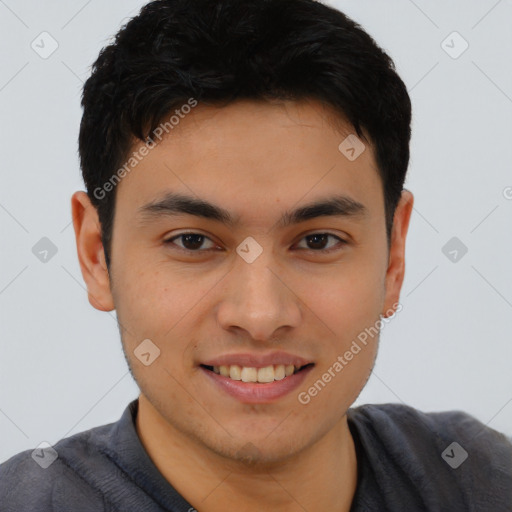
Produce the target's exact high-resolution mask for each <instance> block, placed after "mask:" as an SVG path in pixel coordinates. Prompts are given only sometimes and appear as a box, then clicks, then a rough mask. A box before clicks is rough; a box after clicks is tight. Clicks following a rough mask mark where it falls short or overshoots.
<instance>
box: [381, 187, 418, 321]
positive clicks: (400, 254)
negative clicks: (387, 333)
mask: <svg viewBox="0 0 512 512" xmlns="http://www.w3.org/2000/svg"><path fill="white" fill-rule="evenodd" d="M413 205H414V196H413V195H412V193H411V192H410V191H409V190H406V189H404V190H403V191H402V195H401V198H400V201H399V202H398V205H397V207H396V210H395V216H394V219H393V228H392V230H391V244H390V250H389V261H388V269H387V271H386V279H385V287H386V294H385V299H384V310H383V311H382V315H383V316H385V317H386V316H390V315H389V312H390V311H394V310H396V305H397V304H398V301H399V299H400V290H401V288H402V283H403V280H404V275H405V239H406V237H407V230H408V229H409V220H410V218H411V212H412V208H413ZM386 313H387V314H386Z"/></svg>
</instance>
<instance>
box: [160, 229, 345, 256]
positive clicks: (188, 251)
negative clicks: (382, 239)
mask: <svg viewBox="0 0 512 512" xmlns="http://www.w3.org/2000/svg"><path fill="white" fill-rule="evenodd" d="M187 235H197V236H201V237H203V239H205V240H210V241H212V240H211V239H210V238H209V237H207V236H206V235H203V234H202V233H196V232H186V233H180V234H179V235H175V236H173V237H172V238H168V239H167V240H164V244H165V245H169V246H171V245H172V246H174V247H173V249H177V250H179V251H183V252H186V253H189V254H200V253H202V252H205V251H211V250H213V249H197V250H192V249H184V248H183V247H179V246H178V245H176V244H175V243H174V242H173V240H176V239H179V238H182V237H184V236H187ZM315 235H327V236H328V237H332V238H336V239H337V240H338V242H339V243H338V244H337V245H338V248H336V246H335V247H331V248H330V249H318V250H315V249H301V250H304V251H310V252H313V253H320V254H329V253H331V252H333V251H336V250H339V249H340V248H341V247H342V246H344V245H346V244H347V243H348V242H347V241H346V240H343V239H342V238H340V237H339V236H337V235H334V234H332V233H325V232H322V231H318V232H316V233H310V234H309V235H305V236H303V237H302V238H301V241H302V240H304V239H305V238H309V237H313V236H315Z"/></svg>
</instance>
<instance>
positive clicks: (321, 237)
mask: <svg viewBox="0 0 512 512" xmlns="http://www.w3.org/2000/svg"><path fill="white" fill-rule="evenodd" d="M329 119H330V117H329V112H328V111H327V110H325V109H324V108H323V107H322V106H321V105H319V104H317V103H314V102H302V103H296V102H285V103H279V104H277V103H276V104H270V103H256V102H248V101H239V102H237V103H233V104H231V105H230V106H228V107H224V108H214V107H205V106H202V105H199V106H197V107H195V108H194V109H193V110H192V112H190V113H189V114H187V115H186V116H184V117H183V118H182V119H180V122H179V125H178V126H176V127H175V128H174V129H173V130H172V132H171V133H170V135H169V136H166V137H165V138H163V139H162V141H161V142H159V143H158V144H157V145H156V146H155V147H154V148H153V149H151V150H150V151H149V152H148V154H147V155H146V156H145V157H144V158H143V159H142V160H141V161H140V163H138V165H137V166H136V167H135V168H134V169H133V170H132V171H131V172H130V173H129V174H127V175H126V176H125V177H124V178H123V179H122V181H121V182H120V183H119V184H118V185H117V190H116V212H115V219H114V229H113V238H112V251H111V261H112V268H111V274H110V276H108V274H107V273H106V272H105V268H104V260H103V259H102V250H101V244H99V243H98V240H99V231H96V233H95V235H96V238H95V240H96V244H89V246H90V247H93V248H94V250H89V253H87V246H88V245H87V244H88V242H86V241H84V242H83V244H81V243H80V239H82V238H83V239H84V240H86V239H87V235H86V232H89V234H90V239H92V238H94V236H93V235H94V231H95V229H96V230H97V228H98V223H97V217H94V216H95V211H94V209H93V208H92V207H90V205H87V204H86V202H87V200H86V198H85V197H84V196H85V194H83V193H82V194H83V195H82V196H76V197H74V199H73V201H74V207H73V208H74V211H75V212H76V213H78V210H79V208H80V207H79V205H78V204H79V202H80V201H81V204H82V207H83V210H82V213H81V215H78V216H77V218H79V220H77V221H76V222H75V229H76V230H77V243H78V249H79V257H80V263H81V265H82V271H83V273H84V277H85V279H86V281H87V284H88V290H89V297H90V300H91V304H93V305H94V306H95V307H97V308H98V309H103V310H109V309H112V308H114V307H115V309H116V310H117V316H118V320H119V323H120V331H121V336H122V343H123V347H124V351H125V356H126V358H127V361H128V363H129V365H130V368H131V371H132V374H133V376H134V378H135V379H136V381H137V383H138V385H139V387H140V389H141V393H142V395H143V396H144V397H145V398H146V399H147V400H148V401H149V402H150V403H151V404H152V406H153V407H154V409H155V411H157V413H158V415H159V416H160V417H161V418H162V420H163V421H165V422H166V423H167V424H168V426H169V428H170V429H171V430H175V431H179V432H180V433H182V434H185V435H186V436H187V437H188V438H189V439H191V440H192V441H194V442H196V443H198V444H199V445H201V446H203V447H205V448H207V449H208V450H210V451H211V452H214V453H216V454H219V455H222V456H224V457H227V458H230V459H238V458H241V457H243V456H244V455H247V454H244V451H247V450H248V448H247V447H248V446H251V450H253V452H254V450H256V452H257V457H256V458H260V459H261V460H265V461H269V462H270V461H278V460H283V459H285V458H287V457H290V456H292V455H294V454H297V453H299V452H300V451H301V450H303V449H304V448H306V447H308V446H311V445H312V444H313V443H314V442H315V441H317V440H318V439H320V438H321V437H322V436H323V435H325V434H326V433H327V432H328V431H329V430H330V429H332V428H333V427H334V426H335V425H336V424H337V423H338V422H339V421H340V420H341V419H342V418H343V417H344V416H345V413H346V410H347V408H348V407H349V406H350V405H351V404H352V403H353V402H354V400H355V399H356V398H357V396H358V395H359V393H360V391H361V389H362V388H363V387H364V384H365V383H366V381H367V379H368V377H369V375H370V373H371V370H372V367H373V364H374V360H375V356H376V353H377V345H378V334H377V335H375V334H373V335H372V336H368V335H367V336H366V340H365V342H364V343H363V342H362V339H363V338H364V335H363V336H362V335H361V334H362V333H363V332H365V329H371V328H373V331H372V332H373V333H374V332H375V326H376V325H377V326H379V320H380V315H381V314H387V315H390V314H391V313H392V309H393V304H394V305H395V307H396V303H397V301H398V298H399V291H400V287H401V283H402V279H403V253H404V240H405V234H406V231H407V224H408V219H409V215H410V209H411V208H412V196H411V195H410V194H409V195H408V196H407V197H404V198H403V200H402V202H401V203H400V205H399V209H398V210H397V220H396V222H395V226H394V231H393V238H392V245H391V251H388V245H387V238H386V229H385V220H384V219H385V215H384V213H385V212H384V198H383V188H382V182H381V180H380V178H379V175H378V173H377V170H376V166H375V159H374V155H373V152H372V148H371V146H370V145H368V144H367V143H366V148H365V150H364V151H363V152H362V153H361V154H360V155H359V156H358V157H357V158H356V159H355V160H353V159H349V158H347V156H346V154H344V153H343V152H341V151H340V150H339V149H338V146H339V145H340V143H341V142H342V141H343V140H344V139H345V138H346V137H347V135H349V134H350V133H353V129H351V128H350V126H348V125H346V126H345V128H344V129H341V130H340V129H339V127H338V128H334V125H333V123H331V122H330V121H329ZM143 145H144V144H142V143H140V144H139V145H138V146H134V148H133V150H134V151H138V150H139V149H140V148H141V147H142V146H143ZM171 194H172V195H173V196H171ZM178 194H179V195H180V196H184V197H181V199H182V201H181V202H179V201H178V202H177V201H175V200H174V201H173V200H172V199H176V197H177V195H178ZM187 199H189V200H193V201H202V202H203V207H202V208H199V207H198V205H197V204H196V205H193V204H192V205H190V204H189V203H187ZM404 199H405V200H404ZM336 200H337V201H336ZM205 203H209V204H210V205H211V206H212V207H210V208H205V207H204V205H205ZM314 203H329V205H326V206H325V207H324V208H321V207H320V208H316V209H315V208H312V209H307V208H305V207H309V206H312V205H313V204H314ZM199 213H201V215H199ZM285 213H286V215H285ZM294 213H295V214H294ZM88 218H90V219H94V220H91V221H90V222H89V224H87V225H88V226H89V227H87V228H86V227H85V225H86V223H87V219H88ZM91 254H92V255H93V256H92V257H91ZM94 255H95V256H94ZM366 332H368V331H366ZM143 340H151V341H150V342H147V341H146V342H144V343H146V345H141V343H142V342H143ZM354 342H356V344H357V346H358V347H359V350H357V348H355V345H354ZM141 347H143V348H144V350H142V348H141ZM158 350H159V355H158V357H156V358H155V356H156V355H157V353H158ZM140 352H144V353H146V355H145V356H143V357H141V358H139V357H140ZM347 353H350V354H352V356H351V357H350V355H349V354H347ZM137 354H138V355H137ZM147 354H149V355H147ZM340 358H341V359H340ZM141 359H142V360H145V362H146V363H148V362H149V363H150V364H147V365H146V364H144V362H143V361H142V360H141ZM342 361H343V362H342ZM237 363H238V365H237ZM285 363H291V364H295V365H296V366H301V367H302V366H305V367H304V368H303V369H302V370H300V371H298V372H297V373H295V374H292V375H290V376H286V377H284V378H282V376H281V374H282V372H283V370H282V369H281V368H279V366H280V365H282V364H285ZM235 365H237V366H241V367H249V368H254V367H255V368H257V369H258V368H263V367H268V366H272V367H273V368H272V369H267V370H263V371H262V372H260V374H259V376H260V379H261V380H264V379H265V378H268V379H269V380H271V379H272V375H274V378H275V379H276V380H274V381H273V382H266V383H245V382H242V381H240V380H234V379H236V378H237V369H236V368H234V366H235ZM274 365H275V366H274ZM306 365H308V366H306ZM221 366H222V367H227V370H226V369H225V368H224V369H223V368H217V367H221ZM272 370H274V373H273V372H272ZM216 372H221V373H216ZM226 372H227V373H230V375H231V376H232V377H234V379H231V378H230V377H229V376H226V375H225V374H226ZM256 373H257V372H254V371H253V370H249V369H244V370H242V377H243V378H244V380H247V379H249V380H252V379H254V378H255V375H256ZM326 375H327V376H326ZM269 376H270V377H269ZM329 376H330V378H329ZM278 377H279V378H278ZM319 381H321V383H319ZM315 383H316V387H315ZM249 443H250V444H249Z"/></svg>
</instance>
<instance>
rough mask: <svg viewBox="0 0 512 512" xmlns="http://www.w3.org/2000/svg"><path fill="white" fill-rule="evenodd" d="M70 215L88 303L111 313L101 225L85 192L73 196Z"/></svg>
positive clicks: (112, 307)
mask: <svg viewBox="0 0 512 512" xmlns="http://www.w3.org/2000/svg"><path fill="white" fill-rule="evenodd" d="M71 213H72V216H73V227H74V229H75V239H76V249H77V254H78V261H79V263H80V269H81V271H82V276H83V278H84V281H85V283H86V285H87V293H88V297H89V302H90V304H91V306H93V307H94V308H96V309H98V310H100V311H112V310H113V309H114V301H113V297H112V292H111V289H110V278H109V274H108V269H107V265H106V262H105V253H104V250H103V243H102V240H101V224H100V222H99V218H98V213H97V211H96V208H95V207H94V206H93V205H92V203H91V201H90V199H89V197H88V196H87V194H86V193H85V192H82V191H79V192H75V193H74V194H73V196H72V198H71Z"/></svg>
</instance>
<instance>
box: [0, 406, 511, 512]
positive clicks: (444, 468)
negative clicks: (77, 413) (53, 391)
mask: <svg viewBox="0 0 512 512" xmlns="http://www.w3.org/2000/svg"><path fill="white" fill-rule="evenodd" d="M137 410H138V400H134V401H132V402H131V403H130V404H128V406H127V407H126V409H125V410H124V412H123V414H122V416H121V418H120V419H119V420H118V421H117V422H115V423H110V424H108V425H102V426H99V427H95V428H92V429H90V430H87V431H85V432H80V433H78V434H75V435H73V436H70V437H67V438H65V439H62V440H60V441H59V442H58V443H56V444H55V445H54V446H53V450H55V451H52V449H50V448H49V449H39V450H35V451H34V450H26V451H23V452H21V453H18V454H16V455H14V456H13V457H11V458H10V459H9V460H7V461H6V462H4V463H3V464H1V465H0V512H14V511H16V512H25V511H27V512H28V511H30V512H43V511H44V512H64V511H66V512H68V511H73V512H86V511H87V512H92V511H95V512H100V511H105V512H106V511H109V512H113V511H130V512H131V511H136V512H139V511H145V512H161V511H172V512H193V511H194V510H195V509H194V508H193V507H192V506H191V505H190V504H189V503H188V502H187V501H186V500H185V499H184V498H183V497H182V496H181V495H180V494H179V493H178V492H177V491H176V490H175V489H174V488H173V487H172V485H171V484H169V483H168V482H167V481H166V480H165V478H164V477H163V476H162V474H161V473H160V472H159V471H158V469H157V468H156V466H155V465H154V464H153V462H152V461H151V459H150V458H149V456H148V454H147V453H146V451H145V449H144V447H143V446H142V444H141V442H140V440H139V437H138V435H137V432H136V429H135V418H136V415H137ZM347 417H348V424H349V427H350V431H351V433H352V435H353V438H354V441H355V444H356V451H357V460H358V484H357V490H356V494H355V496H354V500H353V503H352V508H351V512H373V511H379V512H385V511H393V512H394V511H407V512H415V511H432V512H434V511H436V512H440V511H450V512H458V511H461V512H468V511H469V512H471V511H475V512H487V511H489V512H505V511H508V512H510V511H512V439H511V438H507V437H505V435H503V434H501V433H499V432H497V431H495V430H493V429H491V428H489V427H487V426H485V425H484V424H482V423H481V422H479V421H478V420H476V419H475V418H473V417H472V416H470V415H468V414H466V413H464V412H460V411H449V412H438V413H424V412H421V411H418V410H416V409H414V408H412V407H409V406H406V405H401V404H369V405H363V406H359V407H355V408H350V409H349V410H348V412H347ZM55 456H56V458H55ZM49 462H51V463H50V465H49V466H48V467H46V468H45V469H44V468H43V467H42V466H45V465H47V464H48V463H49ZM176 464H179V461H176ZM305 485H307V482H306V483H305ZM199 512H201V510H200V508H199Z"/></svg>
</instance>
